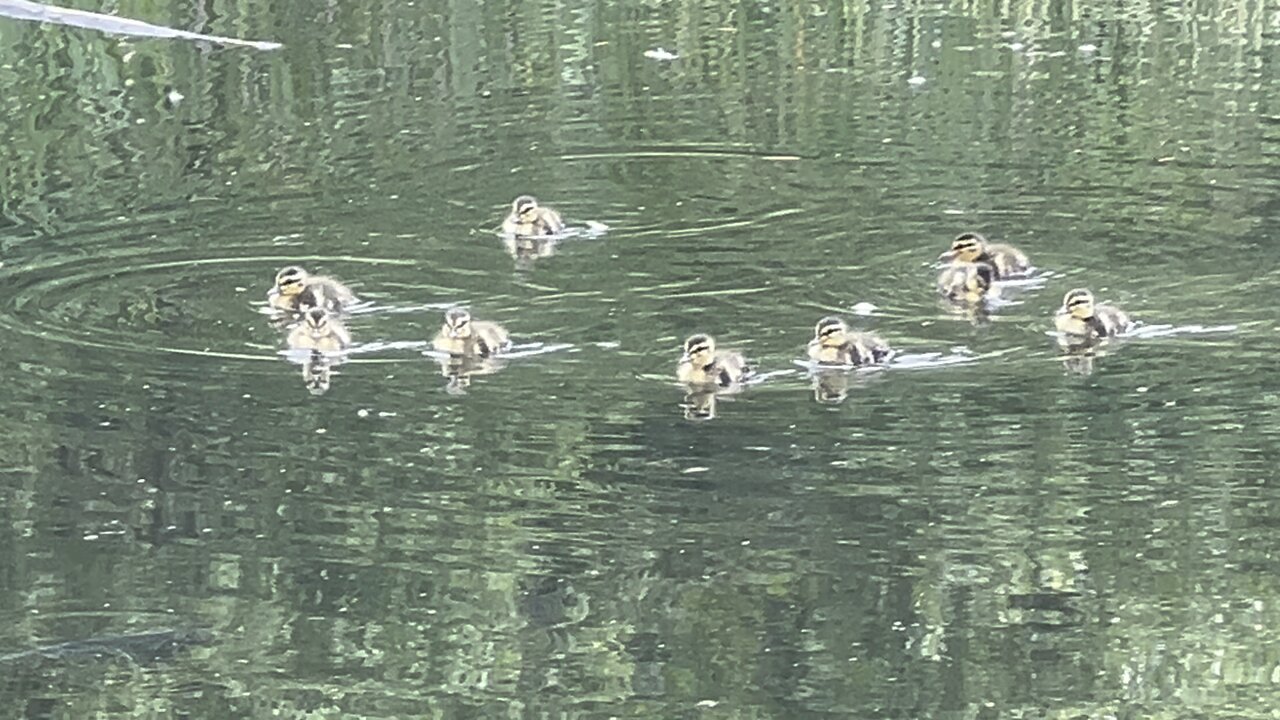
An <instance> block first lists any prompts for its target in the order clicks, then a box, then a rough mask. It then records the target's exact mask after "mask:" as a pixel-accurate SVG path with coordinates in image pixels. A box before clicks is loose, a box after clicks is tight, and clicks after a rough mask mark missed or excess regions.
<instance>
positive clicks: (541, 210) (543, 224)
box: [502, 195, 564, 236]
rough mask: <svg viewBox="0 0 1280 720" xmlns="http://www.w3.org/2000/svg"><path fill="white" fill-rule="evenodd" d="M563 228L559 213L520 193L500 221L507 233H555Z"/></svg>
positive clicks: (525, 234)
mask: <svg viewBox="0 0 1280 720" xmlns="http://www.w3.org/2000/svg"><path fill="white" fill-rule="evenodd" d="M562 230H564V221H563V220H561V219H560V213H558V212H556V211H555V210H552V209H551V208H549V207H544V206H542V205H539V204H538V199H537V198H535V197H533V196H532V195H521V196H520V197H518V198H516V199H515V200H514V201H512V203H511V212H510V213H509V214H508V215H507V217H506V219H505V220H503V221H502V231H503V232H504V233H506V234H508V235H521V236H531V235H555V234H557V233H559V232H561V231H562Z"/></svg>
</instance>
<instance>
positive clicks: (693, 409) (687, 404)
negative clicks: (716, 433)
mask: <svg viewBox="0 0 1280 720" xmlns="http://www.w3.org/2000/svg"><path fill="white" fill-rule="evenodd" d="M680 407H681V408H683V409H684V419H685V420H714V419H715V417H716V390H715V388H710V389H706V388H704V389H701V390H694V389H692V388H691V389H690V391H689V392H688V393H686V394H685V396H684V401H683V402H681V403H680Z"/></svg>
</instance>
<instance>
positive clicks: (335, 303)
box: [267, 265, 356, 313]
mask: <svg viewBox="0 0 1280 720" xmlns="http://www.w3.org/2000/svg"><path fill="white" fill-rule="evenodd" d="M267 302H268V303H269V304H270V305H271V307H273V308H275V309H277V310H283V311H285V312H291V313H293V312H301V311H303V310H305V309H307V308H309V307H318V308H324V309H325V310H328V311H330V312H343V311H345V310H346V309H348V308H349V307H350V306H351V305H353V304H355V302H356V295H355V293H353V292H351V289H350V288H348V287H347V286H346V285H343V284H342V283H340V282H338V281H337V280H334V279H333V278H331V277H327V276H324V275H312V274H310V273H308V272H307V271H306V270H303V269H302V268H300V267H298V266H297V265H290V266H289V267H286V268H281V270H280V272H278V273H276V284H275V287H273V288H271V290H270V291H269V292H268V293H267Z"/></svg>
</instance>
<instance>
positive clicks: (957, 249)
mask: <svg viewBox="0 0 1280 720" xmlns="http://www.w3.org/2000/svg"><path fill="white" fill-rule="evenodd" d="M938 259H939V260H949V261H952V262H961V263H985V264H987V265H989V266H991V268H992V270H993V271H994V278H993V279H995V280H1003V279H1006V278H1009V277H1014V276H1017V275H1025V274H1026V273H1027V272H1028V271H1030V270H1031V261H1030V260H1029V259H1027V255H1026V253H1024V252H1022V251H1021V250H1019V249H1018V248H1016V247H1014V246H1012V245H1004V244H1001V243H990V242H987V239H986V238H984V237H983V236H981V235H979V234H978V233H974V232H967V233H961V234H960V235H958V236H957V237H956V239H955V240H952V241H951V249H950V250H947V251H946V252H944V253H942V254H941V255H939V256H938Z"/></svg>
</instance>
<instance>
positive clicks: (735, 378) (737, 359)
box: [676, 335, 751, 387]
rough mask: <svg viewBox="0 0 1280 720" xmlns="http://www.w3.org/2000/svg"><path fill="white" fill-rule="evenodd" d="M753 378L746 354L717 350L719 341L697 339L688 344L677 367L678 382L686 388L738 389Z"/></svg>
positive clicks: (700, 336) (700, 337) (707, 336)
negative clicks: (690, 386) (737, 387)
mask: <svg viewBox="0 0 1280 720" xmlns="http://www.w3.org/2000/svg"><path fill="white" fill-rule="evenodd" d="M750 374H751V367H750V366H749V365H748V364H747V360H746V358H744V357H743V356H742V353H739V352H735V351H732V350H716V341H715V338H713V337H711V336H710V335H694V336H692V337H690V338H689V339H688V340H685V341H684V355H683V356H681V358H680V363H679V364H678V365H676V379H677V380H679V381H680V382H682V383H685V384H686V385H718V386H720V387H730V386H733V385H737V384H738V383H740V382H742V381H743V380H744V379H746V378H747V376H748V375H750Z"/></svg>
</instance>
